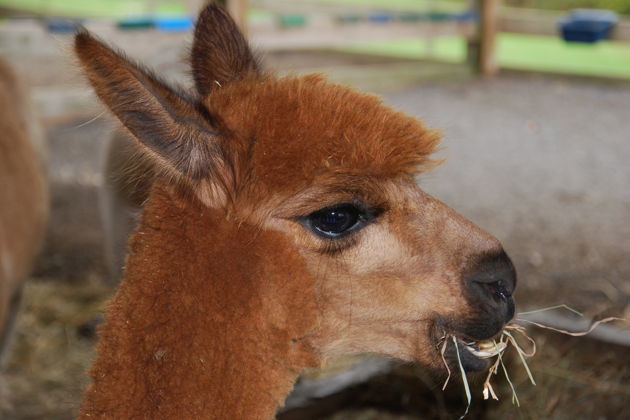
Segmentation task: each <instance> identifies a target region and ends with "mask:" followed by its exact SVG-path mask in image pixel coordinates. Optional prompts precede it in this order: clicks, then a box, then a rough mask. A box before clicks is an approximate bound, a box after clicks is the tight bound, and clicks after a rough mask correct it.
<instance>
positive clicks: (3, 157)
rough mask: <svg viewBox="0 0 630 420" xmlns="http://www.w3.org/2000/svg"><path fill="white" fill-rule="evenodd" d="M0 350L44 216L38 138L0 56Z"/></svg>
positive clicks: (22, 94) (20, 87) (23, 95)
mask: <svg viewBox="0 0 630 420" xmlns="http://www.w3.org/2000/svg"><path fill="white" fill-rule="evenodd" d="M0 110H2V111H0V354H1V352H2V349H3V348H4V347H5V344H6V340H7V334H8V331H9V327H10V324H11V320H12V317H13V314H14V312H15V310H16V305H17V302H18V298H19V296H20V290H21V287H22V283H23V282H24V280H26V277H27V276H28V274H29V272H30V269H31V265H32V262H33V258H34V256H35V254H36V253H37V251H38V250H39V247H40V244H41V240H42V237H43V234H44V228H45V224H46V219H47V215H48V189H47V185H46V179H45V177H44V173H43V167H42V166H43V160H44V159H45V157H44V156H43V155H44V153H42V141H41V139H40V138H39V137H38V136H39V129H38V128H37V127H36V126H37V124H38V122H37V121H36V119H35V117H34V115H33V111H32V109H31V104H30V100H29V93H28V90H27V89H26V87H25V85H24V83H23V82H22V81H21V80H20V79H19V78H18V76H17V75H16V74H15V72H14V71H13V70H12V69H11V68H10V66H9V64H8V63H6V62H5V61H4V60H2V59H0Z"/></svg>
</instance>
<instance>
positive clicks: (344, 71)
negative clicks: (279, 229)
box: [0, 31, 630, 420]
mask: <svg viewBox="0 0 630 420" xmlns="http://www.w3.org/2000/svg"><path fill="white" fill-rule="evenodd" d="M25 33H29V32H28V31H24V32H20V31H13V32H11V33H1V32H0V53H2V54H4V55H8V56H9V57H10V58H12V59H13V60H14V62H15V64H16V66H17V67H18V68H20V69H21V70H22V72H23V74H24V75H25V76H26V77H27V79H28V80H29V81H30V82H31V84H32V85H33V88H34V92H33V93H34V97H35V100H36V102H37V103H38V105H39V107H40V109H41V111H42V115H43V117H44V121H45V124H46V129H47V133H48V141H49V147H50V183H51V188H52V204H51V205H52V221H51V224H50V228H49V232H48V236H47V239H46V244H45V246H44V250H43V252H42V255H41V258H40V259H39V261H38V263H37V266H36V268H35V271H34V274H33V278H32V279H31V280H30V281H29V283H28V284H27V286H26V290H25V297H24V302H23V308H22V313H21V316H20V319H19V324H18V330H17V334H16V336H15V340H14V346H13V352H12V354H11V357H10V360H9V363H8V365H7V367H6V370H5V381H6V383H7V385H8V390H9V397H8V399H9V401H10V402H11V403H12V405H13V408H12V409H11V410H5V411H4V412H0V418H2V419H16V420H17V419H20V420H22V419H24V420H25V419H52V420H54V419H68V418H71V417H72V416H73V413H75V411H76V409H77V406H78V403H79V400H80V393H81V389H82V388H83V387H84V386H85V384H86V382H87V379H86V377H85V375H84V371H85V370H86V369H87V367H88V366H89V362H90V360H91V357H92V355H93V353H92V348H93V345H94V341H95V338H94V326H95V324H96V323H97V322H98V317H99V314H100V313H101V312H102V309H103V307H104V302H105V301H106V299H107V298H108V296H109V295H110V294H111V290H110V289H109V288H108V287H107V286H105V285H104V283H103V278H104V275H105V268H104V263H103V258H102V254H103V252H102V251H103V250H102V242H103V234H104V233H103V231H102V228H101V223H100V219H99V214H98V188H99V186H100V185H101V183H102V176H101V173H100V162H101V160H102V156H101V155H102V150H103V146H104V142H105V140H106V138H107V136H108V133H109V131H110V129H111V127H112V123H111V122H110V121H109V120H108V119H107V117H106V116H105V115H103V114H102V113H101V110H100V108H99V107H98V105H96V104H95V103H94V101H93V100H92V99H91V96H90V94H89V90H87V89H86V87H85V84H83V83H82V81H81V79H80V78H79V77H78V76H76V73H74V72H73V70H72V67H71V66H69V65H68V56H67V54H66V53H63V52H60V50H59V47H58V46H59V45H67V39H63V37H62V39H59V38H58V39H56V40H50V39H49V38H46V37H45V36H44V35H42V34H40V35H38V36H39V37H37V36H32V34H31V35H28V36H27V35H24V34H25ZM29 34H30V33H29ZM103 36H105V37H108V38H110V39H112V38H111V37H113V39H114V40H115V41H116V40H117V41H118V43H119V44H121V45H124V46H125V48H127V49H129V50H130V54H131V55H136V56H139V57H142V58H144V59H146V60H148V61H150V62H151V63H152V65H154V66H155V67H157V68H158V69H159V70H160V71H164V72H166V73H167V74H168V75H169V77H170V78H175V79H182V78H183V77H184V76H183V75H184V73H185V66H184V65H183V64H181V61H180V58H181V55H182V53H181V52H180V51H181V50H180V49H179V48H178V46H179V45H181V44H182V42H184V41H185V40H186V37H185V36H180V35H174V36H171V37H160V39H159V40H157V41H155V42H151V43H150V44H147V37H146V35H138V36H139V37H140V38H139V39H136V40H135V41H134V40H133V39H131V38H128V37H129V35H126V34H117V33H115V32H108V33H107V34H103ZM64 43H65V44H64ZM20 46H21V47H20ZM62 51H63V49H62ZM266 61H267V62H268V65H269V66H270V67H272V68H275V69H278V70H279V71H287V70H291V71H297V72H307V71H324V72H328V73H330V74H331V78H332V79H333V80H336V81H341V82H344V83H350V84H353V85H355V86H357V87H359V88H362V89H367V90H370V91H373V92H377V93H379V94H381V95H383V96H384V98H385V100H386V102H387V103H389V104H391V105H393V106H395V107H397V108H400V109H402V110H404V111H406V112H408V113H410V114H412V115H415V116H418V117H420V118H422V119H423V120H424V121H425V122H426V123H427V124H428V125H430V126H432V127H437V128H441V129H443V130H444V135H445V139H444V142H443V147H444V148H443V151H442V152H441V155H442V156H444V157H447V158H448V159H447V161H446V163H445V164H443V165H442V166H441V167H440V168H438V169H436V170H435V171H434V172H432V173H430V174H426V175H423V176H422V178H421V179H419V182H420V183H421V185H423V186H424V187H425V188H426V190H427V191H429V192H430V193H432V194H434V195H435V196H437V197H438V198H440V199H442V200H444V201H446V202H447V203H449V204H450V205H452V206H453V207H454V208H455V209H457V210H458V211H459V212H460V213H462V214H464V215H465V216H467V217H469V218H471V219H472V220H473V221H475V222H476V223H478V224H479V225H480V226H482V227H483V228H484V229H486V230H488V231H490V232H492V233H494V234H495V235H496V236H497V237H498V238H499V239H501V240H502V241H503V242H504V244H505V247H506V249H507V251H508V253H509V254H510V255H511V256H512V258H513V260H514V262H515V265H516V267H517V269H518V272H519V290H518V293H517V295H516V297H517V301H518V302H519V304H520V308H521V309H520V310H523V308H528V309H529V308H540V307H544V306H549V305H554V304H559V303H564V304H567V305H570V306H572V307H574V308H576V309H579V310H581V311H583V312H584V313H585V314H586V316H588V317H601V316H604V315H617V316H626V317H628V318H630V281H629V279H630V257H629V256H630V188H629V186H630V165H628V162H630V144H629V143H628V142H630V118H628V116H629V114H628V110H629V109H630V85H628V84H625V85H624V84H621V83H610V82H602V81H585V80H577V79H575V80H572V79H568V78H561V77H549V76H540V75H527V74H519V75H517V74H508V75H502V76H499V77H497V78H495V79H492V80H479V79H475V78H471V77H469V76H468V75H467V72H466V71H465V70H462V68H460V67H456V66H447V65H436V64H430V63H417V62H409V61H397V62H392V61H390V60H384V59H378V58H366V57H358V56H346V55H343V54H337V53H330V52H328V53H322V52H316V51H312V52H308V51H307V52H299V53H298V52H282V53H280V52H275V53H269V54H267V55H266ZM617 325H618V326H619V327H625V328H627V327H628V325H629V324H627V323H626V324H623V323H621V324H617ZM530 334H531V335H532V337H534V338H535V339H536V342H537V345H538V354H537V355H536V357H535V358H533V359H532V360H531V363H530V367H531V369H532V373H533V375H534V377H535V378H536V381H537V386H536V387H534V386H532V385H531V384H529V383H528V382H527V377H526V375H525V371H524V369H522V368H521V367H520V366H519V364H518V362H517V361H516V360H514V361H513V362H514V363H509V365H510V366H513V367H511V368H510V374H511V375H512V380H513V382H514V385H515V386H516V388H517V391H518V397H519V400H520V404H521V407H520V408H517V407H515V406H513V405H512V403H511V397H510V388H509V385H508V384H507V383H506V382H505V381H501V380H498V381H497V383H498V391H499V393H500V396H501V400H500V401H498V402H483V401H482V398H481V393H480V390H481V386H480V382H479V380H477V381H476V382H474V383H471V386H472V389H473V392H474V401H473V406H472V407H471V413H470V416H469V418H488V419H512V418H513V419H534V418H535V419H541V418H553V419H577V418H579V419H622V418H630V404H628V401H630V386H629V385H628V384H629V383H630V365H629V364H628V359H629V357H630V351H629V350H628V348H627V347H622V346H616V345H612V344H606V343H602V342H600V341H596V340H592V339H589V338H571V337H566V336H561V335H558V334H554V333H549V332H546V331H544V330H536V329H532V330H530ZM403 370H404V372H403V373H400V372H399V374H397V375H396V376H387V377H384V378H380V379H379V378H377V380H376V381H374V382H373V383H371V384H370V385H369V386H364V387H359V388H357V389H353V390H351V392H349V393H346V394H344V395H340V396H337V397H336V400H334V401H331V400H327V401H323V402H322V404H328V407H329V408H327V409H320V410H319V411H317V410H312V411H311V412H310V413H302V415H301V417H299V418H329V419H335V420H340V419H398V420H401V419H416V418H457V417H459V415H461V414H462V413H463V410H464V409H465V403H464V401H463V385H462V384H461V383H460V382H453V383H451V384H450V385H449V388H448V389H447V392H442V391H440V390H439V386H438V384H434V383H431V381H429V380H427V379H426V378H425V377H424V375H423V373H422V371H421V369H419V368H418V367H404V368H403ZM330 407H332V408H330ZM339 407H344V409H343V410H340V408H339ZM335 411H336V412H335ZM296 418H298V417H296Z"/></svg>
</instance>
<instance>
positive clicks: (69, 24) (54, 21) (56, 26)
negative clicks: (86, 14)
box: [44, 18, 85, 34]
mask: <svg viewBox="0 0 630 420" xmlns="http://www.w3.org/2000/svg"><path fill="white" fill-rule="evenodd" d="M84 22H85V21H84V20H83V19H71V18H68V19H63V18H49V19H45V20H44V25H45V26H46V30H48V32H50V33H53V34H72V33H74V32H76V30H77V28H78V27H79V26H81V25H83V23H84Z"/></svg>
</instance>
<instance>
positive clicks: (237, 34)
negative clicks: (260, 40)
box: [191, 4, 259, 96]
mask: <svg viewBox="0 0 630 420" xmlns="http://www.w3.org/2000/svg"><path fill="white" fill-rule="evenodd" d="M191 63H192V74H193V78H194V79H195V86H196V88H197V91H198V92H199V94H200V95H201V96H206V95H207V94H208V93H210V91H211V90H212V89H213V88H217V87H219V86H221V85H223V84H224V83H228V82H229V81H231V80H235V79H242V78H243V77H245V76H247V75H251V74H257V73H259V65H258V62H257V61H256V59H255V58H254V55H253V54H252V52H251V50H250V48H249V45H248V44H247V41H246V40H245V37H244V36H243V34H242V33H241V31H240V30H239V29H238V26H237V25H236V23H235V22H234V21H233V20H232V18H231V17H230V16H229V15H228V13H227V12H226V11H225V10H223V9H222V8H221V7H219V6H217V5H216V4H209V5H208V6H207V7H206V8H205V9H203V10H202V12H201V14H200V15H199V19H198V20H197V25H196V26H195V35H194V40H193V46H192V51H191Z"/></svg>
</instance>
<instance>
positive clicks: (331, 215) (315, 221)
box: [305, 204, 364, 239]
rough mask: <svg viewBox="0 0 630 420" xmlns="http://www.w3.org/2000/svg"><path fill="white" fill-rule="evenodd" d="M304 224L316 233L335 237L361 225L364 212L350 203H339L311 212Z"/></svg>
mask: <svg viewBox="0 0 630 420" xmlns="http://www.w3.org/2000/svg"><path fill="white" fill-rule="evenodd" d="M305 224H306V226H307V227H309V228H310V229H311V230H312V231H313V232H315V233H316V234H317V235H319V236H322V237H324V238H328V239H335V238H339V237H342V236H344V235H346V234H348V233H351V232H353V231H355V230H357V229H359V228H361V227H363V225H364V213H363V211H361V210H359V209H358V208H356V207H355V206H354V205H352V204H341V205H337V206H333V207H328V208H325V209H322V210H318V211H316V212H314V213H311V214H310V215H308V216H306V220H305Z"/></svg>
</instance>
